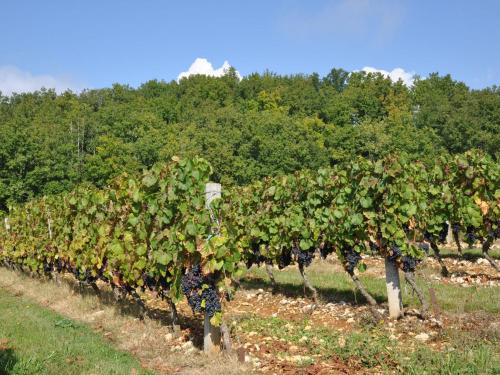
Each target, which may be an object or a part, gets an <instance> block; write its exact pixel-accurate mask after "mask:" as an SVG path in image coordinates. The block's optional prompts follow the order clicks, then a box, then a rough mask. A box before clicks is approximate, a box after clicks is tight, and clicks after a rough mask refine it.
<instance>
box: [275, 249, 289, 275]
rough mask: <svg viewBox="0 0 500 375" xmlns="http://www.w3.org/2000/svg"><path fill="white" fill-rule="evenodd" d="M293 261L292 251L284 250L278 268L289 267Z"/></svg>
mask: <svg viewBox="0 0 500 375" xmlns="http://www.w3.org/2000/svg"><path fill="white" fill-rule="evenodd" d="M290 263H292V253H291V251H286V250H284V251H282V252H281V255H280V258H279V260H278V268H279V269H280V270H281V269H283V268H285V267H288V266H289V265H290Z"/></svg>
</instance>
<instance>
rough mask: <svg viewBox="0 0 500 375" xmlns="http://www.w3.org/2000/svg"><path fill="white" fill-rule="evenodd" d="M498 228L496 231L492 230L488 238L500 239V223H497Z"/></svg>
mask: <svg viewBox="0 0 500 375" xmlns="http://www.w3.org/2000/svg"><path fill="white" fill-rule="evenodd" d="M495 225H496V228H495V229H490V230H489V231H488V236H489V237H491V238H493V239H494V240H496V239H498V238H500V222H499V221H497V222H496V224H495Z"/></svg>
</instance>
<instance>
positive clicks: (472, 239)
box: [465, 227, 477, 246]
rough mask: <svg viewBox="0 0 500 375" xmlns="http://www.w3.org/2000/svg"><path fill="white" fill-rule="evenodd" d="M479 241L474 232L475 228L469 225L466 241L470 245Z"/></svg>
mask: <svg viewBox="0 0 500 375" xmlns="http://www.w3.org/2000/svg"><path fill="white" fill-rule="evenodd" d="M476 241H477V238H476V235H475V234H474V228H473V227H467V230H466V232H465V242H467V244H468V245H469V246H472V245H474V243H475V242H476Z"/></svg>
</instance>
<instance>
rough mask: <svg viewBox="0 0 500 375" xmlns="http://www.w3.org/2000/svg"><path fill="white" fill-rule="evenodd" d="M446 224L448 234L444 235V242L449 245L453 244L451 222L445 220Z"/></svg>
mask: <svg viewBox="0 0 500 375" xmlns="http://www.w3.org/2000/svg"><path fill="white" fill-rule="evenodd" d="M446 223H447V224H448V234H447V235H446V244H447V245H448V246H450V245H451V244H453V241H454V239H453V231H452V229H451V223H450V222H449V221H447V222H446Z"/></svg>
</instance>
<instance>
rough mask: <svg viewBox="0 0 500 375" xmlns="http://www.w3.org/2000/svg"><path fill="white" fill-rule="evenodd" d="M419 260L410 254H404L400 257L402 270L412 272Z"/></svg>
mask: <svg viewBox="0 0 500 375" xmlns="http://www.w3.org/2000/svg"><path fill="white" fill-rule="evenodd" d="M418 263H420V260H419V259H417V258H414V257H412V256H407V255H404V256H403V257H402V258H401V265H402V268H403V271H404V272H414V271H415V268H417V265H418Z"/></svg>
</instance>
